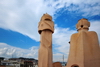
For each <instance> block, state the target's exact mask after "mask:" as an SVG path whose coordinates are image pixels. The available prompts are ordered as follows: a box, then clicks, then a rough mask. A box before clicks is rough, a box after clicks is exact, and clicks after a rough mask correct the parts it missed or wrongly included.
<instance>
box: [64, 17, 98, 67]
mask: <svg viewBox="0 0 100 67" xmlns="http://www.w3.org/2000/svg"><path fill="white" fill-rule="evenodd" d="M89 26H90V22H88V20H87V19H81V20H79V21H78V24H77V25H76V28H77V30H78V33H75V34H73V35H72V36H71V40H70V52H69V57H68V63H67V66H66V67H100V48H99V42H98V36H97V34H96V32H94V31H88V29H89Z"/></svg>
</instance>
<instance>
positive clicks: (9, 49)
mask: <svg viewBox="0 0 100 67" xmlns="http://www.w3.org/2000/svg"><path fill="white" fill-rule="evenodd" d="M0 56H1V57H5V58H11V57H14V58H16V57H27V58H29V57H32V58H35V59H37V58H38V47H37V46H32V47H31V48H29V49H22V48H18V47H13V46H10V45H8V44H6V43H0Z"/></svg>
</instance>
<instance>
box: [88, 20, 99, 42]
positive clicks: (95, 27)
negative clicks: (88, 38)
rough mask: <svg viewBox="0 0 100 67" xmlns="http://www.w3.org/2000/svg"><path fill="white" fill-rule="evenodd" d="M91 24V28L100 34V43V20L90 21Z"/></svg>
mask: <svg viewBox="0 0 100 67" xmlns="http://www.w3.org/2000/svg"><path fill="white" fill-rule="evenodd" d="M90 22H91V26H90V28H89V30H90V31H95V32H96V33H97V35H98V39H99V44H100V26H99V25H100V21H90Z"/></svg>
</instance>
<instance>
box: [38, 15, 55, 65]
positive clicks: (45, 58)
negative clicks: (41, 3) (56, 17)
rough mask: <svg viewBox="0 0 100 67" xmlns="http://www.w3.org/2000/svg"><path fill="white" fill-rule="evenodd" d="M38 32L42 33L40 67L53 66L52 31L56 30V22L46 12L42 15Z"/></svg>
mask: <svg viewBox="0 0 100 67" xmlns="http://www.w3.org/2000/svg"><path fill="white" fill-rule="evenodd" d="M38 32H39V34H40V35H41V40H40V43H41V44H40V48H39V55H38V67H52V33H53V32H54V22H53V21H52V17H51V16H50V15H48V14H44V15H43V16H42V18H41V20H40V22H39V26H38Z"/></svg>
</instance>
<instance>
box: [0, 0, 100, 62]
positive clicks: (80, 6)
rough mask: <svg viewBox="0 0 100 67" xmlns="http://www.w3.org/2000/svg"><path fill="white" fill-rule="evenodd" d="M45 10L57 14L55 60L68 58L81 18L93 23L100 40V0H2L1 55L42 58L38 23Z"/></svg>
mask: <svg viewBox="0 0 100 67" xmlns="http://www.w3.org/2000/svg"><path fill="white" fill-rule="evenodd" d="M44 13H48V14H50V15H51V16H52V17H53V21H54V24H55V32H54V34H53V44H52V45H53V61H62V60H63V59H62V57H63V55H64V58H65V60H64V61H67V59H68V54H69V47H70V45H69V43H68V42H69V41H70V36H71V35H72V34H73V33H77V30H76V27H75V25H76V24H77V22H78V20H79V19H81V18H86V19H88V21H89V22H90V23H91V26H90V29H89V31H96V32H97V34H98V38H99V42H100V31H99V30H100V0H86V1H84V0H0V57H6V58H11V57H14V58H16V57H27V58H35V59H38V49H39V46H40V42H39V41H40V35H39V34H38V31H37V30H38V22H39V21H40V18H41V16H42V15H43V14H44Z"/></svg>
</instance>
